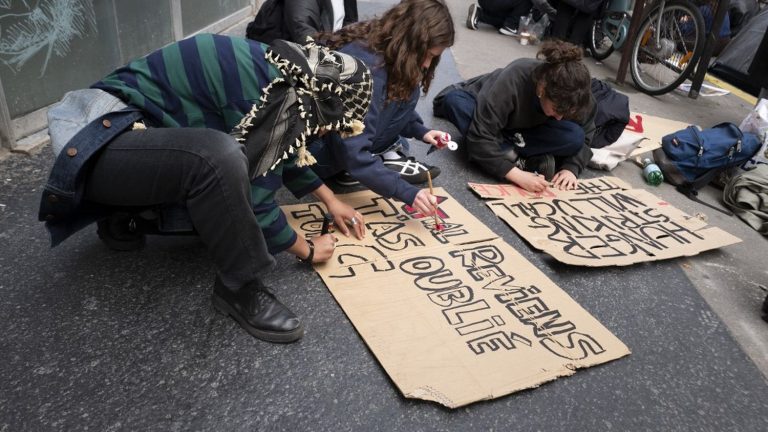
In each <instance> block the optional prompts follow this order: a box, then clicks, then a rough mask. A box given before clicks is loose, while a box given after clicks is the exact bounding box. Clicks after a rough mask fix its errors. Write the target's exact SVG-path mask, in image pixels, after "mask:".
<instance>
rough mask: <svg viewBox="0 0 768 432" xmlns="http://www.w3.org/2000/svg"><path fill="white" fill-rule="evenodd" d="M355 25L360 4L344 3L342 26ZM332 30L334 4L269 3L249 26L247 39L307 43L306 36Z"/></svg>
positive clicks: (305, 0) (304, 0)
mask: <svg viewBox="0 0 768 432" xmlns="http://www.w3.org/2000/svg"><path fill="white" fill-rule="evenodd" d="M356 21H357V0H344V23H343V25H348V24H351V23H353V22H356ZM332 30H333V6H332V4H331V0H267V1H266V2H264V4H263V5H262V6H261V8H260V9H259V12H258V13H257V14H256V18H254V20H253V22H251V23H250V24H248V28H247V30H246V37H248V38H249V39H253V40H257V41H259V42H264V43H267V44H269V43H272V41H273V40H275V39H285V40H288V41H291V42H296V43H304V42H305V41H306V39H307V36H313V35H314V34H316V33H319V32H326V31H332Z"/></svg>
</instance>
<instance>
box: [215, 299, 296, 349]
mask: <svg viewBox="0 0 768 432" xmlns="http://www.w3.org/2000/svg"><path fill="white" fill-rule="evenodd" d="M211 302H212V303H213V308H214V309H216V311H217V312H218V313H220V314H222V315H224V316H231V317H232V318H233V319H234V320H235V321H237V323H238V324H240V326H241V327H242V328H244V329H245V331H247V332H248V333H250V334H251V336H253V337H255V338H257V339H261V340H263V341H267V342H274V343H291V342H296V341H297V340H299V339H301V337H302V336H304V325H303V324H299V326H298V327H297V328H295V329H294V330H291V331H289V332H273V331H268V330H261V329H258V328H256V327H254V326H252V325H250V324H249V323H248V321H246V320H244V319H243V317H242V316H241V315H240V314H239V313H237V311H236V310H235V309H234V308H232V306H230V305H229V303H227V302H226V301H224V299H223V298H221V297H219V296H218V295H216V293H213V294H212V295H211Z"/></svg>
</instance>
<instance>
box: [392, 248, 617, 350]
mask: <svg viewBox="0 0 768 432" xmlns="http://www.w3.org/2000/svg"><path fill="white" fill-rule="evenodd" d="M449 255H450V256H451V257H452V258H453V259H454V260H455V263H449V264H458V265H459V266H460V268H461V269H463V271H464V274H458V273H457V272H455V271H454V270H452V268H456V267H455V266H454V265H446V263H445V262H444V261H443V260H442V259H441V258H439V257H435V256H429V257H426V256H421V257H414V258H409V259H406V260H404V261H403V262H402V263H401V264H400V270H401V271H402V272H404V273H406V274H408V275H411V276H413V277H414V279H413V284H414V285H415V286H416V287H418V288H419V289H421V290H422V291H425V292H427V293H428V294H427V297H428V298H429V300H430V301H431V302H432V303H433V304H435V305H436V306H437V307H439V308H441V310H442V314H443V316H444V318H445V321H446V323H447V324H448V325H450V326H451V327H452V328H453V330H454V331H455V332H456V333H457V335H458V336H459V337H461V338H463V339H464V343H465V344H466V346H467V347H468V348H469V349H470V350H471V351H472V352H473V353H474V354H475V355H482V354H486V353H488V352H494V351H498V350H508V351H509V350H514V349H518V348H524V347H528V348H531V347H532V346H533V344H534V343H535V342H537V343H538V344H540V345H541V346H542V347H544V348H545V349H546V350H547V351H549V352H551V353H552V354H554V355H556V356H558V357H561V358H565V359H569V360H582V359H584V358H587V357H588V356H590V355H598V354H601V353H603V352H604V351H605V349H604V348H603V347H602V345H601V344H600V343H599V342H598V341H597V340H596V339H595V338H594V337H592V336H590V335H589V334H586V333H584V332H581V331H578V329H577V326H576V325H575V324H574V323H573V322H572V321H570V320H568V319H566V318H564V317H563V315H562V313H561V312H560V310H558V309H557V308H552V307H551V306H550V305H549V304H548V303H547V301H546V300H545V295H544V293H543V292H542V289H541V288H539V287H537V286H535V285H528V286H522V285H520V284H519V283H517V282H516V279H515V277H514V276H513V275H509V274H507V273H506V272H505V271H504V268H503V266H502V263H503V262H504V254H503V253H502V251H501V250H499V249H498V248H497V247H496V246H494V245H492V244H485V245H480V246H476V247H473V248H465V249H458V250H454V251H451V252H450V253H449ZM478 290H484V292H482V293H480V295H478ZM488 291H490V295H489V293H488ZM494 303H496V304H498V305H501V306H503V307H504V309H506V311H507V312H508V314H510V315H511V317H510V316H509V315H507V316H504V315H502V314H499V313H498V308H496V307H493V306H492V305H493V304H494ZM510 318H511V320H510ZM513 322H517V323H520V324H523V325H524V326H527V327H530V329H531V333H532V336H533V340H532V339H531V338H528V337H526V336H523V335H522V334H521V333H522V332H521V331H520V330H519V326H517V327H515V326H514V325H512V323H513ZM511 328H515V329H516V330H517V331H513V330H512V329H511Z"/></svg>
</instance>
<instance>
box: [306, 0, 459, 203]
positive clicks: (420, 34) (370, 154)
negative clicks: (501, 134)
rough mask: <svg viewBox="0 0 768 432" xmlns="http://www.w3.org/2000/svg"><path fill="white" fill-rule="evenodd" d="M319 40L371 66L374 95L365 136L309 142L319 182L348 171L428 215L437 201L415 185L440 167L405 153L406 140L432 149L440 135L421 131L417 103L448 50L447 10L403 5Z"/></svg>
mask: <svg viewBox="0 0 768 432" xmlns="http://www.w3.org/2000/svg"><path fill="white" fill-rule="evenodd" d="M318 41H319V43H321V44H325V45H328V46H329V47H330V48H331V49H335V50H338V51H339V52H342V53H345V54H349V55H352V56H354V57H356V58H358V59H360V60H362V61H363V63H365V65H366V66H368V68H369V69H370V70H371V74H372V76H373V97H372V100H371V105H370V107H369V110H368V114H367V115H366V117H365V122H364V123H365V129H364V130H363V133H361V134H360V135H357V136H354V137H350V138H346V139H341V138H340V137H339V136H338V135H337V134H328V135H326V136H324V137H323V138H322V140H317V141H315V142H314V143H312V145H310V147H309V149H310V151H311V152H312V154H313V155H314V156H315V158H317V161H318V163H317V164H316V165H313V167H312V168H313V169H314V170H315V172H316V173H317V174H318V175H319V176H320V177H321V178H323V179H331V178H334V177H337V176H338V175H339V174H340V173H342V172H346V173H348V174H349V175H350V176H351V177H352V178H353V179H352V181H354V180H357V181H359V182H360V183H362V184H363V185H365V186H366V187H368V188H369V189H371V190H372V191H374V192H376V193H377V194H379V195H381V196H384V197H387V198H390V197H394V198H396V199H398V200H400V201H402V202H404V203H406V204H408V205H411V206H412V207H414V208H415V209H416V210H418V211H419V212H421V213H423V214H426V215H431V214H433V212H434V209H435V205H436V204H435V203H436V198H435V197H434V196H433V195H432V194H430V193H429V190H428V189H419V188H417V187H416V186H414V185H413V184H412V183H424V182H426V181H427V172H429V174H430V175H431V176H432V178H435V177H437V175H438V174H439V173H440V170H439V169H437V168H436V167H430V166H428V165H426V164H424V163H422V162H419V161H416V160H415V159H414V158H412V157H408V156H406V155H405V154H403V151H404V150H407V145H408V142H407V141H406V140H405V139H404V138H418V139H419V140H421V141H423V142H425V143H426V144H429V145H437V141H436V138H437V137H439V136H441V135H442V134H443V133H444V132H442V131H439V130H430V129H429V128H427V127H425V126H424V123H423V121H422V119H421V117H419V115H418V114H417V113H416V102H417V101H418V99H419V93H420V91H422V90H423V91H424V93H426V92H427V90H428V89H429V86H430V84H431V83H432V79H433V78H434V76H435V69H436V68H437V65H438V63H439V61H440V55H441V54H442V53H443V50H445V49H446V48H448V47H450V46H451V45H453V41H454V28H453V20H452V19H451V15H450V12H449V11H448V8H447V6H446V5H445V3H444V2H443V1H442V0H403V1H401V2H400V3H399V4H397V5H395V6H394V7H392V8H391V9H389V10H388V11H387V12H385V13H384V14H383V15H382V16H381V18H378V19H373V20H370V21H364V22H360V23H356V24H352V25H350V26H347V27H344V28H342V29H341V30H339V31H337V32H335V33H332V34H328V33H326V34H322V35H320V36H319V39H318Z"/></svg>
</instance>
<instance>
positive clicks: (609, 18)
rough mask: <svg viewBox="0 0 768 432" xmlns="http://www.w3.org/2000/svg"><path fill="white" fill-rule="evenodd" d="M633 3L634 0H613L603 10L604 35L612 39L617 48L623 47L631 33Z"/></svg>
mask: <svg viewBox="0 0 768 432" xmlns="http://www.w3.org/2000/svg"><path fill="white" fill-rule="evenodd" d="M637 1H642V0H637ZM631 3H632V0H612V1H611V2H609V3H608V7H607V8H606V10H605V11H604V12H603V28H602V30H603V35H605V36H608V38H610V39H611V43H613V46H614V47H615V48H616V49H619V48H621V46H622V45H623V44H624V41H625V40H626V39H627V34H628V33H629V21H630V20H629V18H630V14H629V12H630V6H631Z"/></svg>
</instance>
